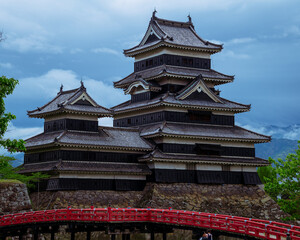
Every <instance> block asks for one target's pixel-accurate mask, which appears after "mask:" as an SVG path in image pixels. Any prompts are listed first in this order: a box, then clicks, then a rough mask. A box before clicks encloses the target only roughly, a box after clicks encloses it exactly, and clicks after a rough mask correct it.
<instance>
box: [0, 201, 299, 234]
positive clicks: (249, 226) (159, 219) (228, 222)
mask: <svg viewBox="0 0 300 240" xmlns="http://www.w3.org/2000/svg"><path fill="white" fill-rule="evenodd" d="M65 221H78V222H153V223H166V224H173V225H183V226H193V227H201V228H211V229H215V230H219V231H227V232H232V233H237V234H243V235H249V236H253V237H257V238H262V239H271V240H283V239H286V237H287V234H289V235H290V238H291V239H292V240H300V227H299V226H294V225H289V224H285V223H279V222H272V221H267V220H260V219H251V218H244V217H236V216H229V215H222V214H211V213H201V212H194V211H183V210H173V209H171V208H170V209H151V208H130V207H128V208H110V207H109V208H94V207H92V208H90V209H72V208H70V207H68V208H67V209H58V210H46V211H35V212H25V213H17V214H10V215H4V216H0V228H1V227H5V226H10V225H20V224H29V223H39V222H65Z"/></svg>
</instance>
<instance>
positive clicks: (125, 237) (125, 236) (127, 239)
mask: <svg viewBox="0 0 300 240" xmlns="http://www.w3.org/2000/svg"><path fill="white" fill-rule="evenodd" d="M122 240H130V234H122Z"/></svg>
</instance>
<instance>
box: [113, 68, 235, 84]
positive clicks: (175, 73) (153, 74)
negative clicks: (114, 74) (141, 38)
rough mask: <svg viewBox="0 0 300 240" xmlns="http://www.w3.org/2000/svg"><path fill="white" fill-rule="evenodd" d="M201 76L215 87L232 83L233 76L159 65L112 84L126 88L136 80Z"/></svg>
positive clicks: (212, 71) (207, 70)
mask: <svg viewBox="0 0 300 240" xmlns="http://www.w3.org/2000/svg"><path fill="white" fill-rule="evenodd" d="M200 74H201V75H202V77H203V79H204V80H205V81H210V82H214V84H215V85H218V84H223V83H229V82H232V81H233V79H234V76H230V75H225V74H223V73H219V72H217V71H215V70H213V69H197V68H187V67H180V66H171V65H160V66H157V67H154V68H150V69H145V70H142V71H139V72H133V73H131V74H130V75H128V76H127V77H125V78H123V79H121V80H119V81H117V82H114V86H115V87H116V88H127V87H128V86H129V85H130V84H131V83H133V82H135V81H136V78H137V77H138V78H142V79H144V80H146V81H149V80H153V79H157V78H161V77H165V76H169V77H175V78H187V79H194V78H195V77H197V76H199V75H200Z"/></svg>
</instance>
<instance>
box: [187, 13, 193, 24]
mask: <svg viewBox="0 0 300 240" xmlns="http://www.w3.org/2000/svg"><path fill="white" fill-rule="evenodd" d="M188 19H189V23H192V17H191V14H190V13H189V15H188Z"/></svg>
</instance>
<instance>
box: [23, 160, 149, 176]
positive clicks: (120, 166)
mask: <svg viewBox="0 0 300 240" xmlns="http://www.w3.org/2000/svg"><path fill="white" fill-rule="evenodd" d="M49 171H59V172H97V173H106V174H113V173H118V174H134V175H149V174H151V170H150V169H149V168H148V166H147V165H146V164H141V163H114V162H92V161H87V162H83V161H65V160H63V161H53V162H45V163H34V164H24V165H23V166H22V168H21V170H20V171H19V172H20V173H30V172H49Z"/></svg>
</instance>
